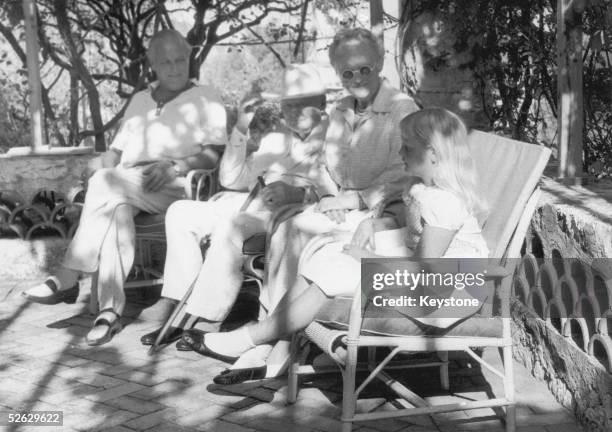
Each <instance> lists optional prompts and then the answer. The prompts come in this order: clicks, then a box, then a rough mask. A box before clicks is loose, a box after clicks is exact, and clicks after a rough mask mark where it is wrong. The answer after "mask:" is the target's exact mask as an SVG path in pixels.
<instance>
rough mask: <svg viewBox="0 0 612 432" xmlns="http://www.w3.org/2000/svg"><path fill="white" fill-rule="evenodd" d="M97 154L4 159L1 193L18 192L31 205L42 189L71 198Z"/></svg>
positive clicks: (1, 159) (0, 172)
mask: <svg viewBox="0 0 612 432" xmlns="http://www.w3.org/2000/svg"><path fill="white" fill-rule="evenodd" d="M94 157H96V155H95V154H83V155H70V154H63V155H62V154H58V155H35V156H14V157H9V156H7V155H2V156H0V191H16V192H17V193H19V194H20V195H21V196H22V197H23V199H24V200H25V201H26V202H28V203H29V202H31V201H32V198H33V197H34V195H35V194H36V193H37V192H39V191H41V190H53V191H56V192H60V193H62V194H64V195H65V196H67V195H68V194H69V193H70V191H71V190H72V189H73V188H74V187H76V186H78V185H79V184H80V180H81V174H82V172H83V170H84V169H85V167H86V166H87V164H88V162H89V161H90V160H91V159H93V158H94Z"/></svg>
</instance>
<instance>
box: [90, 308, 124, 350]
mask: <svg viewBox="0 0 612 432" xmlns="http://www.w3.org/2000/svg"><path fill="white" fill-rule="evenodd" d="M122 328H123V326H122V325H121V316H120V315H119V314H118V313H117V312H115V311H114V310H113V309H112V308H108V309H104V310H101V311H100V313H99V314H98V317H97V318H96V319H95V320H94V323H93V327H92V328H91V330H90V331H89V333H87V337H86V340H87V345H89V346H97V345H103V344H105V343H107V342H110V341H111V339H112V338H113V336H115V334H117V333H119V331H120V330H121V329H122Z"/></svg>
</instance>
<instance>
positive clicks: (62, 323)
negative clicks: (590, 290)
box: [0, 289, 578, 432]
mask: <svg viewBox="0 0 612 432" xmlns="http://www.w3.org/2000/svg"><path fill="white" fill-rule="evenodd" d="M145 291H146V290H145ZM158 295H159V293H158V292H157V291H155V289H153V290H151V289H149V291H147V292H145V293H143V292H138V291H136V290H134V291H128V309H127V311H126V312H127V313H126V317H125V318H124V319H123V322H124V324H125V328H124V329H123V331H122V332H120V333H119V334H118V335H116V337H115V338H114V339H113V341H112V342H111V343H109V344H106V345H103V346H100V347H89V346H87V345H86V344H85V342H84V336H85V334H86V333H87V332H88V331H89V328H90V326H91V322H92V320H93V316H92V315H90V314H88V313H87V308H86V306H87V300H88V298H87V295H86V294H85V295H82V296H81V297H80V298H79V301H78V302H77V303H76V304H74V305H65V304H61V305H55V306H43V305H36V304H29V303H25V302H23V301H22V300H21V299H20V298H18V297H16V298H13V299H10V300H8V301H6V302H0V322H2V326H1V327H0V349H1V350H2V356H1V361H0V408H1V409H2V410H5V409H6V410H17V409H19V410H60V411H63V413H64V426H62V427H61V428H46V429H45V430H46V431H49V430H62V431H68V432H70V431H73V430H88V431H89V430H104V429H110V428H112V427H114V426H119V425H120V426H123V427H124V428H130V429H135V430H151V431H156V430H158V431H164V430H188V431H190V430H211V431H217V430H224V429H228V430H236V431H246V430H257V431H271V430H296V431H333V430H339V429H340V421H339V418H340V404H341V392H342V384H341V379H340V374H337V373H336V374H327V375H321V376H307V377H305V378H304V379H303V380H302V385H301V390H300V393H299V396H298V401H297V403H296V404H295V405H287V404H286V392H287V383H286V378H285V377H282V378H278V379H270V380H263V381H257V382H251V383H244V384H239V385H235V386H223V387H222V386H218V385H214V384H212V378H213V377H214V376H215V375H216V374H218V373H219V372H220V371H221V370H223V369H225V368H226V367H227V366H228V365H227V364H224V363H221V362H218V361H215V360H212V359H209V358H206V357H202V356H200V355H198V354H196V353H193V352H179V351H176V350H175V349H174V347H173V346H168V347H165V348H164V349H163V350H161V351H159V352H157V353H156V354H155V355H154V356H151V357H149V356H148V355H147V350H146V348H145V347H143V346H141V345H140V342H139V338H140V336H141V335H142V334H144V333H147V332H149V331H151V330H153V329H154V328H157V327H158V326H159V324H160V321H159V316H157V315H158V313H157V309H156V308H157V307H158V304H157V303H156V296H158ZM237 305H238V309H237V311H236V310H235V311H233V317H234V318H235V319H232V320H230V321H232V322H229V323H228V324H227V326H228V328H233V327H235V326H236V325H239V322H240V321H241V319H244V318H245V317H246V318H247V319H250V318H249V315H248V314H249V313H253V311H252V309H253V304H252V299H251V298H250V297H248V296H247V297H244V298H241V299H240V301H239V302H238V303H237ZM231 316H232V315H231ZM393 376H394V377H396V378H397V379H398V380H400V381H401V382H403V383H405V384H406V385H407V386H408V387H410V388H411V389H414V390H415V391H416V392H417V393H419V394H422V395H424V396H425V397H427V398H431V400H432V401H435V402H437V403H440V401H445V400H447V399H449V398H452V399H453V400H455V401H460V400H461V399H464V400H467V399H474V398H478V399H482V398H484V397H485V396H487V395H490V393H491V392H495V393H496V394H499V393H498V388H497V387H495V386H492V385H491V384H489V383H490V382H493V380H491V379H490V378H489V377H488V376H487V375H486V373H484V372H483V371H482V370H480V369H479V367H478V365H477V364H475V362H473V361H472V360H470V359H461V358H459V359H453V360H452V363H451V369H450V378H451V379H450V382H451V390H450V393H449V392H445V391H443V390H442V389H441V387H440V382H439V378H438V375H437V372H436V371H435V370H433V369H431V370H424V369H418V370H417V372H415V371H414V370H412V371H405V372H394V373H393ZM359 377H360V378H363V375H359ZM528 379H529V378H525V377H522V378H519V379H518V383H519V384H517V386H522V387H525V386H526V385H527V384H525V382H528ZM544 396H545V395H543V396H542V397H544ZM362 397H363V400H362V401H360V402H359V404H358V409H359V410H360V411H370V410H373V409H375V408H377V409H383V410H392V409H395V408H397V407H399V405H398V403H397V402H396V401H395V400H394V395H393V394H392V393H390V392H389V390H387V388H386V387H384V386H382V385H380V384H379V383H377V382H376V381H375V382H374V383H373V384H372V385H370V386H368V387H366V389H365V390H364V393H363V394H362ZM520 398H521V395H520V394H519V403H521V402H520V401H521V399H520ZM546 403H548V409H549V412H552V411H553V410H554V412H555V413H561V414H563V413H564V410H563V409H562V408H561V407H560V406H558V405H555V404H554V401H552V398H551V397H550V395H549V396H548V402H546ZM529 404H535V402H533V401H531V400H530V401H528V404H527V405H529ZM531 412H534V411H533V410H532V411H531ZM481 415H484V421H483V418H482V417H481V418H478V419H472V418H471V417H468V416H467V415H466V414H465V413H463V412H459V414H455V415H451V414H448V415H436V416H435V417H434V418H433V419H432V418H430V417H416V418H404V419H386V420H382V421H375V422H366V423H365V424H364V426H366V427H367V428H369V429H371V430H378V431H387V430H394V431H395V430H408V431H410V430H432V431H435V430H437V429H436V428H437V426H436V425H438V426H441V427H442V426H444V427H442V428H441V429H439V430H462V429H463V427H465V429H469V430H482V431H491V430H497V429H496V428H499V427H500V425H501V423H500V422H499V420H497V419H496V418H495V417H494V413H493V411H490V412H486V413H481ZM559 415H560V414H559ZM562 421H563V422H564V423H569V422H571V421H572V419H571V417H570V416H569V415H568V416H567V418H565V417H563V420H562ZM449 425H453V427H455V429H448V428H449V427H450V426H449ZM481 425H482V426H481ZM491 425H494V426H491ZM418 427H420V428H421V429H418ZM445 428H446V429H445ZM8 430H10V431H17V430H21V429H20V428H18V427H16V426H13V427H11V428H9V429H8ZM576 430H578V429H576Z"/></svg>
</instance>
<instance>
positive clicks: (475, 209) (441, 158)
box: [400, 108, 487, 216]
mask: <svg viewBox="0 0 612 432" xmlns="http://www.w3.org/2000/svg"><path fill="white" fill-rule="evenodd" d="M400 129H401V130H402V131H407V132H408V133H409V134H410V135H411V136H413V137H414V138H415V139H416V140H417V142H418V144H419V145H420V146H422V149H423V150H425V149H427V148H428V147H430V148H432V149H433V151H434V153H435V154H436V157H437V168H436V169H435V171H434V176H433V183H434V184H435V185H436V186H437V187H439V188H440V189H443V190H447V191H449V192H453V193H454V194H455V195H457V196H458V197H459V198H460V199H462V200H463V201H464V203H465V204H466V207H467V208H468V210H469V211H470V212H471V213H472V214H474V215H480V216H483V215H484V214H485V213H486V211H487V205H486V203H485V201H484V200H483V199H482V198H481V197H480V196H479V195H478V193H477V184H478V176H477V174H476V168H475V166H474V160H473V159H472V155H471V153H470V149H469V147H468V138H467V135H468V132H467V128H466V127H465V124H464V123H463V121H461V119H460V118H459V117H458V116H457V115H456V114H453V113H452V112H450V111H448V110H446V109H443V108H426V109H423V110H420V111H416V112H414V113H412V114H409V115H408V116H406V117H404V118H403V119H402V121H401V122H400ZM402 145H403V144H402Z"/></svg>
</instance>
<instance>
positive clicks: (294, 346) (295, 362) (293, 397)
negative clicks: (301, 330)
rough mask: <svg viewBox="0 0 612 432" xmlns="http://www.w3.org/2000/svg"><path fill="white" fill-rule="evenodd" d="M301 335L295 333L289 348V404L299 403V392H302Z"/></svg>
mask: <svg viewBox="0 0 612 432" xmlns="http://www.w3.org/2000/svg"><path fill="white" fill-rule="evenodd" d="M299 347H300V335H299V334H297V333H295V334H294V335H293V336H292V337H291V346H290V348H289V355H290V360H289V370H288V371H287V377H288V383H287V403H290V404H294V403H295V402H296V401H297V395H298V391H299V390H300V381H299V379H300V376H299V368H300V353H299Z"/></svg>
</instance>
